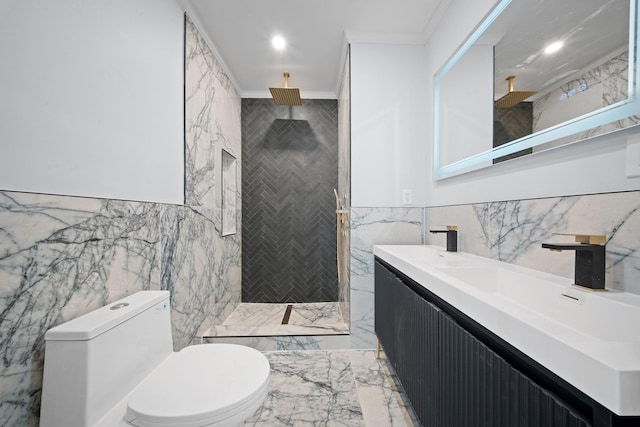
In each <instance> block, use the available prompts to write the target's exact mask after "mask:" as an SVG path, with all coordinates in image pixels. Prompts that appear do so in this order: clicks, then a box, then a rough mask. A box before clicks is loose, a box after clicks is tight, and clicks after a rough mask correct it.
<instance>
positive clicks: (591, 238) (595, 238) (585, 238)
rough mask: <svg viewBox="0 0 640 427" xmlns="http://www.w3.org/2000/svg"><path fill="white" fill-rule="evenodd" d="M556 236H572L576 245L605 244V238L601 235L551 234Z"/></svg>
mask: <svg viewBox="0 0 640 427" xmlns="http://www.w3.org/2000/svg"><path fill="white" fill-rule="evenodd" d="M553 234H554V235H556V236H574V237H575V238H576V243H586V244H589V245H602V244H603V243H606V242H607V236H605V235H602V234H575V233H553Z"/></svg>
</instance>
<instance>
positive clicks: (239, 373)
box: [125, 344, 269, 426]
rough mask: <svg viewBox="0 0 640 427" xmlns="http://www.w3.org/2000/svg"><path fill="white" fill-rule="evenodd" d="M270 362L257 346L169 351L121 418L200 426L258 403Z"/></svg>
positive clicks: (207, 346)
mask: <svg viewBox="0 0 640 427" xmlns="http://www.w3.org/2000/svg"><path fill="white" fill-rule="evenodd" d="M268 386H269V362H268V360H267V358H266V357H265V356H264V355H263V354H262V353H260V352H259V351H257V350H254V349H252V348H250V347H245V346H240V345H234V344H202V345H194V346H189V347H185V348H184V349H183V350H182V351H179V352H177V353H173V354H172V355H171V356H169V358H168V359H167V360H166V361H164V362H163V363H162V364H161V365H160V366H159V367H158V368H157V369H156V370H155V371H154V372H152V373H151V374H150V375H149V376H148V377H147V378H146V379H145V380H144V381H143V382H142V383H141V384H140V386H139V387H138V388H137V389H136V390H135V391H134V392H133V393H132V394H131V396H130V398H129V402H128V406H127V412H126V414H125V420H126V421H128V422H130V423H132V424H133V425H137V426H156V425H162V426H167V425H168V424H170V425H174V426H199V425H207V424H211V423H214V422H219V421H223V420H225V419H227V418H230V417H233V416H235V415H237V413H238V412H241V411H243V410H248V409H251V412H250V413H248V414H247V415H246V416H249V415H251V413H252V412H253V411H255V410H256V409H257V407H259V406H260V405H261V404H262V402H263V400H264V398H265V396H266V393H267V388H268Z"/></svg>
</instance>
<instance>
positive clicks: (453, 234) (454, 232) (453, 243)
mask: <svg viewBox="0 0 640 427" xmlns="http://www.w3.org/2000/svg"><path fill="white" fill-rule="evenodd" d="M445 227H447V229H446V230H429V232H431V233H434V234H437V233H447V252H458V227H457V226H455V225H445Z"/></svg>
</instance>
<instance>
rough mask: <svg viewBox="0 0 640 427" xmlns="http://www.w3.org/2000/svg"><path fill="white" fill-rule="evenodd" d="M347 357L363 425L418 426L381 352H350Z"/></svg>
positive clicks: (408, 403)
mask: <svg viewBox="0 0 640 427" xmlns="http://www.w3.org/2000/svg"><path fill="white" fill-rule="evenodd" d="M349 357H350V360H351V367H352V370H353V374H354V376H355V380H356V390H357V392H358V398H359V399H360V404H361V406H362V415H363V418H364V422H365V425H367V426H383V425H384V426H413V425H416V426H418V425H420V422H419V421H418V419H417V418H416V415H415V414H414V412H413V409H412V408H411V403H410V402H409V400H408V399H407V397H406V395H405V394H404V392H403V391H401V390H400V389H399V384H400V380H399V379H398V378H397V377H396V374H395V372H393V369H392V368H391V365H390V363H389V360H388V359H387V358H386V355H385V354H384V351H381V352H380V359H376V357H375V352H374V351H351V352H349Z"/></svg>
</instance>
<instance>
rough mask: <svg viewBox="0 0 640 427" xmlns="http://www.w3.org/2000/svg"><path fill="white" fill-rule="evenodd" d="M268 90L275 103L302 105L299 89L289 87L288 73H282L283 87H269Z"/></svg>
mask: <svg viewBox="0 0 640 427" xmlns="http://www.w3.org/2000/svg"><path fill="white" fill-rule="evenodd" d="M269 92H271V96H272V97H273V102H274V103H275V104H276V105H289V106H291V105H302V100H301V99H300V89H298V88H294V87H289V73H284V87H270V88H269Z"/></svg>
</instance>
